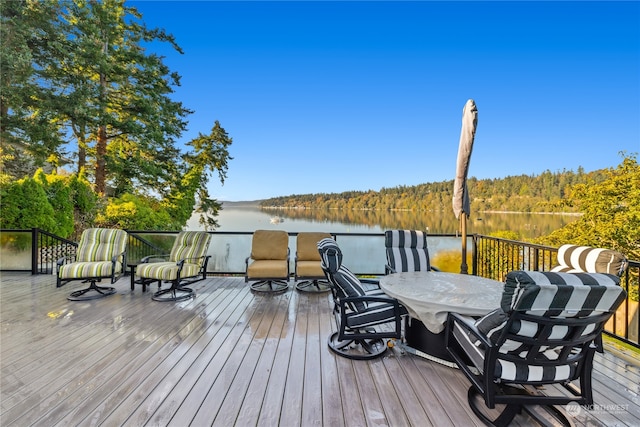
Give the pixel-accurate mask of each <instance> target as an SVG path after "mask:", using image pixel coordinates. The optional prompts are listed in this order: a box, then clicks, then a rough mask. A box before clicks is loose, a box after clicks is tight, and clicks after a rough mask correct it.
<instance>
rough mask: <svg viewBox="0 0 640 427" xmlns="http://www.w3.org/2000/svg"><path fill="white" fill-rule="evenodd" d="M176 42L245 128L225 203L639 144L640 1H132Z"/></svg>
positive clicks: (213, 102) (196, 124) (197, 116)
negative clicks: (463, 131)
mask: <svg viewBox="0 0 640 427" xmlns="http://www.w3.org/2000/svg"><path fill="white" fill-rule="evenodd" d="M127 4H128V5H129V6H134V7H136V8H137V9H138V11H139V12H141V13H142V15H143V21H144V22H145V24H146V25H147V26H148V27H151V28H154V27H157V28H163V29H165V30H166V31H167V32H169V33H171V34H173V35H174V36H175V38H176V41H177V43H178V44H179V45H180V46H181V47H182V49H183V50H184V54H183V55H180V54H178V53H175V52H173V51H171V50H170V49H167V48H166V47H163V46H155V45H154V47H153V49H155V52H158V53H160V54H162V55H165V56H166V59H165V63H166V64H167V65H168V66H169V67H170V68H171V70H172V71H175V72H177V73H179V74H180V75H181V76H182V85H181V86H180V87H178V88H176V93H175V95H174V96H175V99H177V100H180V101H182V102H183V103H184V105H185V107H187V108H189V109H191V110H194V111H195V113H194V114H192V115H191V116H189V130H188V132H186V133H185V134H184V135H183V138H182V139H181V142H183V143H184V142H187V141H189V140H191V139H193V138H195V137H196V136H197V135H198V133H204V134H208V133H209V132H210V130H211V128H212V127H213V124H214V122H215V120H219V121H220V124H221V125H222V127H224V128H225V129H226V131H227V132H228V134H229V135H230V136H231V137H232V138H233V145H232V146H231V148H230V154H231V156H233V160H231V161H230V162H229V170H228V174H227V180H226V181H225V184H224V186H221V185H220V184H219V182H218V181H217V176H216V177H214V178H213V179H212V180H211V183H210V192H211V196H213V197H215V198H218V199H219V200H230V201H240V200H256V199H263V198H269V197H275V196H285V195H291V194H308V193H337V192H343V191H350V190H364V191H366V190H370V189H371V190H379V189H381V188H383V187H385V188H390V187H396V186H400V185H416V184H420V183H425V182H440V181H445V180H452V179H453V178H454V173H455V164H456V155H457V151H458V143H459V137H460V128H461V118H462V108H463V106H464V104H465V102H466V101H467V99H469V98H472V99H474V100H475V102H476V104H477V107H478V127H477V132H476V137H475V143H474V149H473V155H472V158H471V165H470V170H469V176H475V177H477V178H481V179H482V178H501V177H505V176H513V175H521V174H528V175H537V174H540V173H542V172H544V171H546V170H550V171H552V172H556V171H562V170H573V171H576V170H577V169H578V167H580V166H582V167H583V168H584V169H585V170H586V171H592V170H596V169H601V168H607V167H615V166H617V165H618V164H619V163H620V162H621V159H622V158H621V156H620V155H619V152H620V151H626V152H627V153H638V152H640V3H639V2H573V1H571V2H551V1H549V2H547V1H544V2H503V1H495V2H479V1H474V2H430V1H427V2H364V1H357V2H337V1H327V2H324V1H320V2H293V1H289V2H266V1H259V2H241V1H238V2H218V1H196V2H183V1H180V2H172V1H162V2H154V1H130V2H127Z"/></svg>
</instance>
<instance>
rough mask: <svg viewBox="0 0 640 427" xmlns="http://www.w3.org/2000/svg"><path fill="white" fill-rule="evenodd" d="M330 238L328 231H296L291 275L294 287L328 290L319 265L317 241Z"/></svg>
mask: <svg viewBox="0 0 640 427" xmlns="http://www.w3.org/2000/svg"><path fill="white" fill-rule="evenodd" d="M327 238H329V239H330V238H332V236H331V234H329V233H319V232H305V233H298V237H297V238H296V256H295V260H294V273H293V277H294V280H295V281H296V289H297V290H299V291H306V292H328V291H329V284H328V282H327V281H326V276H325V274H324V271H323V270H322V266H321V265H320V253H319V252H318V242H319V241H320V240H322V239H327Z"/></svg>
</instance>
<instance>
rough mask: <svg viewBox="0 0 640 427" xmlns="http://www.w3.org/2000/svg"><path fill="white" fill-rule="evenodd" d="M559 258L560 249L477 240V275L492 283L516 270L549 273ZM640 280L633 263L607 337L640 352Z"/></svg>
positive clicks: (622, 280)
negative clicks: (613, 338)
mask: <svg viewBox="0 0 640 427" xmlns="http://www.w3.org/2000/svg"><path fill="white" fill-rule="evenodd" d="M557 255H558V249H557V248H553V247H549V246H541V245H534V244H531V243H525V242H518V241H515V240H507V239H500V238H496V237H491V236H484V235H474V236H473V271H474V274H476V275H478V276H482V277H487V278H489V279H494V280H498V281H504V279H505V276H506V275H507V273H508V272H509V271H512V270H536V271H549V270H551V268H553V267H554V266H555V265H557V264H558V262H557ZM639 276H640V261H635V260H631V261H629V266H628V267H627V269H626V270H625V272H624V273H623V274H622V277H621V278H620V285H621V286H622V287H623V288H624V289H625V291H626V292H627V298H626V299H625V301H624V303H623V304H622V306H621V307H620V308H619V309H618V311H617V313H616V315H615V316H613V317H612V318H611V320H610V321H609V323H608V324H607V327H606V329H605V333H606V334H607V335H610V336H613V337H615V338H617V339H619V340H621V341H623V342H625V343H627V344H629V345H632V346H634V347H639V348H640V340H639V335H640V332H639V331H640V313H639V311H640V310H639V303H638V300H639V298H638V282H639Z"/></svg>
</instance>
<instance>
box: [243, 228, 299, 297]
mask: <svg viewBox="0 0 640 427" xmlns="http://www.w3.org/2000/svg"><path fill="white" fill-rule="evenodd" d="M245 266H246V267H245V275H244V281H245V282H247V283H248V282H251V285H250V286H251V289H252V290H254V291H257V292H285V291H286V290H287V289H288V288H289V284H288V282H289V234H288V233H287V232H286V231H282V230H256V231H255V232H254V233H253V238H252V241H251V255H249V256H248V257H247V258H246V259H245Z"/></svg>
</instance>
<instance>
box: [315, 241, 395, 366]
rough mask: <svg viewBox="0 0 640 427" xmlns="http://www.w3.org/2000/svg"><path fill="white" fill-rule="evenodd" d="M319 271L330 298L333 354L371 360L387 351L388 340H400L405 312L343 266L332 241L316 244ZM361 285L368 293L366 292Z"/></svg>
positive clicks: (376, 287) (377, 289) (340, 255)
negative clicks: (333, 328) (331, 300)
mask: <svg viewBox="0 0 640 427" xmlns="http://www.w3.org/2000/svg"><path fill="white" fill-rule="evenodd" d="M318 251H319V253H320V258H321V260H322V263H321V265H322V269H323V270H324V272H325V274H326V276H327V279H328V280H329V283H330V287H331V291H332V294H333V314H334V317H335V319H336V324H337V329H338V331H337V332H335V333H333V334H332V335H331V336H330V337H329V340H328V345H329V348H330V349H331V351H333V352H334V353H336V354H338V355H340V356H343V357H346V358H349V359H358V360H364V359H373V358H376V357H379V356H382V355H383V354H384V353H385V351H386V350H387V347H388V343H387V342H386V341H385V340H386V339H387V338H396V339H398V338H401V332H402V326H401V324H402V322H401V320H402V316H404V315H406V313H407V312H406V309H405V308H404V307H403V306H401V305H400V304H399V303H398V300H396V299H394V298H389V297H388V296H386V295H385V294H384V293H383V292H382V290H380V288H379V287H378V286H376V285H377V282H376V281H373V280H362V281H361V280H359V279H358V278H357V277H356V276H355V275H354V274H353V273H352V272H351V271H349V269H348V268H347V267H345V266H344V265H342V251H341V250H340V248H339V247H338V244H337V243H336V242H335V240H333V239H323V240H321V241H320V242H318ZM363 284H369V285H370V286H371V289H369V290H365V288H364V286H363Z"/></svg>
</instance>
